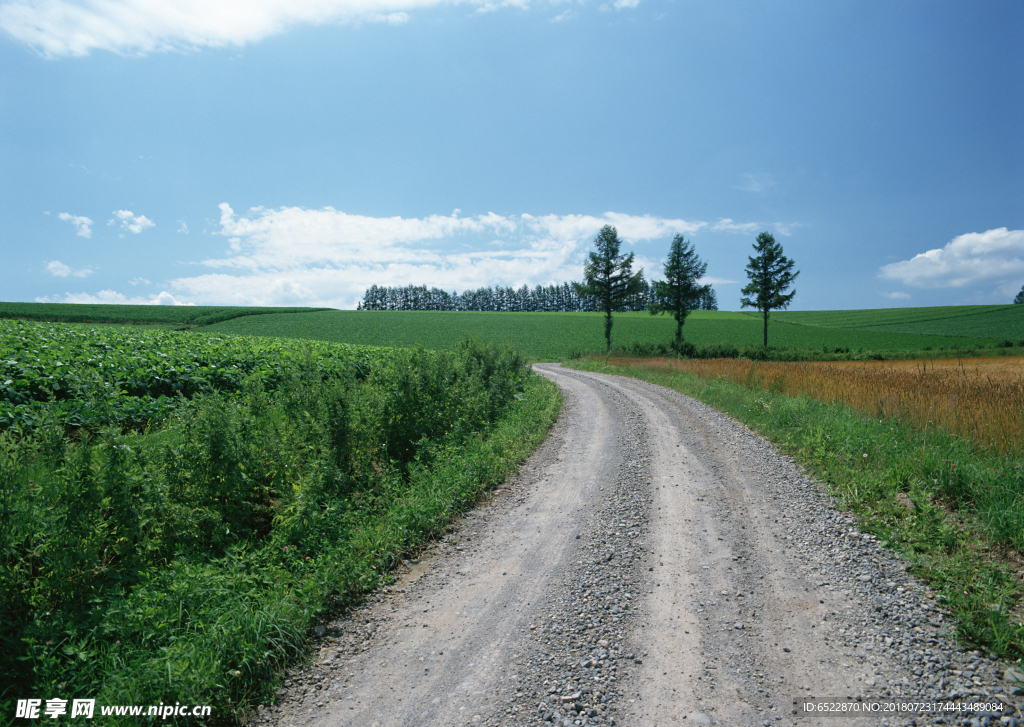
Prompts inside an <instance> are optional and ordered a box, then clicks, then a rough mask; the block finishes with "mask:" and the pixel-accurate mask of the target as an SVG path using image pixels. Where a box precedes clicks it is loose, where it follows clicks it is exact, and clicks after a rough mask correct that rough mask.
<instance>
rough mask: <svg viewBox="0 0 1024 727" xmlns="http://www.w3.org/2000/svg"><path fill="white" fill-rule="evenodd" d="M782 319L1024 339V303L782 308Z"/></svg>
mask: <svg viewBox="0 0 1024 727" xmlns="http://www.w3.org/2000/svg"><path fill="white" fill-rule="evenodd" d="M775 316H776V317H777V319H778V320H779V321H784V322H786V323H796V324H799V325H803V326H817V327H820V328H843V329H856V330H862V331H882V332H887V333H921V334H928V335H936V336H965V337H966V336H983V337H989V338H1001V339H1002V338H1009V339H1012V340H1013V341H1014V342H1015V343H1016V342H1018V341H1019V340H1020V339H1022V338H1024V305H953V306H939V307H935V308H880V309H875V310H830V311H782V312H780V313H776V314H775Z"/></svg>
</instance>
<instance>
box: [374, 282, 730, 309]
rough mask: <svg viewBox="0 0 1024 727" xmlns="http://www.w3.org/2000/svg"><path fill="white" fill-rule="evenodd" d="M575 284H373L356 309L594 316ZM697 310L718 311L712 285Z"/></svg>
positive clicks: (642, 300)
mask: <svg viewBox="0 0 1024 727" xmlns="http://www.w3.org/2000/svg"><path fill="white" fill-rule="evenodd" d="M575 285H578V284H573V283H562V284H561V285H546V286H542V285H537V286H535V287H533V288H530V287H529V286H527V285H523V286H522V287H520V288H513V287H505V288H503V287H500V286H499V287H494V288H492V287H486V288H477V289H476V290H466V291H464V292H462V293H449V292H448V291H446V290H441V289H440V288H433V287H432V288H428V287H427V286H425V285H406V286H403V287H398V286H383V285H371V286H370V287H369V288H367V289H366V292H365V293H364V294H363V299H362V300H361V301H360V302H359V303H358V304H357V306H356V310H448V311H488V312H504V313H510V312H514V313H593V312H596V311H600V310H601V304H600V301H599V300H598V299H597V297H596V296H593V295H586V294H580V293H579V292H578V290H577V289H576V287H575ZM656 285H657V281H655V283H654V284H652V283H650V282H648V281H646V280H643V279H642V278H641V281H640V285H639V287H638V288H637V289H636V290H635V291H633V292H631V293H630V294H629V295H627V296H625V297H624V298H623V301H622V306H623V307H622V308H621V309H620V310H622V311H645V310H649V309H650V306H651V305H652V304H653V303H655V302H656V300H657V293H656ZM695 310H718V296H717V295H716V294H715V291H714V290H713V289H711V288H710V286H709V287H708V288H707V290H706V291H705V293H704V295H703V296H702V297H701V298H700V300H698V301H697V305H696V308H695Z"/></svg>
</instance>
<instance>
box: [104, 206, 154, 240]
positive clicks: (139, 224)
mask: <svg viewBox="0 0 1024 727" xmlns="http://www.w3.org/2000/svg"><path fill="white" fill-rule="evenodd" d="M114 217H116V218H117V219H119V220H121V229H122V230H128V232H134V233H135V234H136V235H138V234H139V233H140V232H142V231H143V230H144V229H146V228H147V227H156V223H155V222H153V220H151V219H149V218H148V217H146V216H145V215H133V214H132V212H131V210H115V211H114ZM110 222H111V223H112V222H113V220H111V221H110ZM108 224H110V223H108Z"/></svg>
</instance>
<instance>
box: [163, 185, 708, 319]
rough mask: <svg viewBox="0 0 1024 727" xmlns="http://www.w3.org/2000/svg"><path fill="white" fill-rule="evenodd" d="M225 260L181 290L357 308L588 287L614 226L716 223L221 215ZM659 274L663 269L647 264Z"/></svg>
mask: <svg viewBox="0 0 1024 727" xmlns="http://www.w3.org/2000/svg"><path fill="white" fill-rule="evenodd" d="M220 211H221V216H220V230H219V234H221V235H223V236H224V237H226V238H227V243H228V244H227V246H226V248H227V249H226V250H225V251H224V254H223V255H221V256H218V257H212V258H209V259H207V260H204V261H202V264H203V265H204V266H205V267H207V268H208V269H209V270H210V272H208V273H206V274H202V275H196V276H191V277H183V278H178V279H177V280H174V281H172V283H171V286H172V288H173V290H175V291H180V292H182V293H184V294H187V296H188V298H189V299H191V300H195V301H196V302H199V303H219V304H236V305H325V306H333V307H339V308H351V307H354V306H355V303H356V301H357V300H359V299H360V298H361V297H362V294H363V292H364V291H365V289H366V288H367V287H368V286H369V285H371V284H373V283H376V284H379V285H409V284H416V285H424V284H425V285H430V286H437V287H440V288H444V289H446V290H455V291H462V290H465V289H468V288H476V287H481V286H487V285H516V286H519V285H523V284H524V283H525V284H528V285H530V286H533V285H547V284H549V283H556V282H557V283H561V282H564V281H567V280H572V279H573V278H579V277H580V274H581V270H582V265H583V261H584V259H585V257H586V254H587V252H588V251H589V249H590V246H591V243H592V241H593V239H594V236H595V235H596V234H597V232H598V230H600V229H601V227H603V226H604V225H608V224H611V225H614V226H615V227H616V229H617V230H618V232H619V235H620V237H622V238H623V240H625V242H626V243H627V244H635V243H641V242H645V241H648V240H657V239H663V238H666V237H671V236H672V235H674V234H676V233H679V234H692V233H694V232H696V231H698V230H701V229H704V228H706V227H707V223H705V222H700V221H690V220H685V219H678V218H677V219H673V218H664V217H653V216H650V215H628V214H623V213H618V212H607V213H605V214H603V215H600V216H597V215H574V214H569V215H555V214H550V215H531V214H521V215H511V216H506V215H498V214H495V213H493V212H489V213H487V214H482V215H476V216H469V217H460V216H459V214H458V210H456V211H455V213H453V214H452V215H449V216H444V215H430V216H427V217H421V218H407V217H367V216H363V215H354V214H349V213H346V212H342V211H340V210H336V209H334V208H332V207H325V208H323V209H304V208H300V207H284V208H280V209H264V208H259V207H257V208H253V209H250V210H249V212H248V213H247V214H244V215H239V214H236V213H235V211H234V210H233V209H232V208H231V206H230V205H228V204H227V203H224V204H221V205H220ZM637 264H638V265H643V266H645V267H648V269H651V270H654V269H655V267H656V266H657V265H658V264H659V263H658V262H657V261H652V260H646V259H644V258H642V257H638V260H637Z"/></svg>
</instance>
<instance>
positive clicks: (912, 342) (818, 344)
mask: <svg viewBox="0 0 1024 727" xmlns="http://www.w3.org/2000/svg"><path fill="white" fill-rule="evenodd" d="M614 320H615V323H614V327H613V329H612V345H613V346H628V345H630V344H632V343H662V342H665V343H667V342H668V341H671V340H672V338H673V337H674V336H675V322H674V321H673V320H672V319H671V318H669V317H668V316H652V315H650V314H647V313H619V314H616V316H615V319H614ZM200 330H203V331H209V332H217V333H240V334H248V335H261V336H280V337H283V338H308V339H318V340H325V341H338V342H345V343H352V344H360V345H374V346H412V345H416V344H420V345H422V346H423V347H425V348H438V349H448V348H451V347H452V346H454V345H455V344H456V343H457V342H458V341H460V340H461V339H462V337H463V336H464V335H465V334H467V333H470V334H472V335H474V336H477V337H479V338H481V339H484V340H492V341H507V342H509V343H511V344H513V345H514V346H516V347H518V348H519V349H520V350H522V351H523V352H524V353H525V354H526V355H527V356H528V357H530V358H533V359H537V360H544V361H557V360H559V359H562V358H565V357H566V356H567V355H568V354H569V353H570V352H571V351H573V350H576V351H603V350H604V322H603V319H602V317H601V314H600V313H460V312H450V311H442V312H429V311H323V312H318V313H303V314H301V315H293V314H292V315H282V314H270V315H263V316H252V317H246V318H235V319H232V320H229V321H224V322H223V323H218V324H215V325H212V326H208V327H205V328H203V329H200ZM761 335H762V323H761V320H760V319H759V318H756V317H754V316H751V315H749V314H746V313H733V312H728V311H694V312H693V313H691V314H690V316H689V317H688V318H687V319H686V325H685V326H684V327H683V336H684V338H685V339H686V340H687V341H691V342H693V343H694V344H696V345H698V346H699V345H707V344H711V343H719V342H725V341H727V342H729V343H732V344H734V345H736V346H756V345H758V344H760V343H761ZM1002 335H1003V337H1005V335H1006V334H1002ZM997 338H998V336H993V337H964V336H942V335H926V334H908V333H902V332H886V331H867V330H857V329H850V328H846V329H843V328H822V327H818V326H810V325H797V324H795V323H788V322H784V321H781V320H775V321H773V322H772V323H771V324H770V326H769V330H768V342H769V344H770V345H772V346H776V347H785V348H799V349H821V348H822V346H828V347H829V348H830V349H835V348H837V347H838V348H849V349H851V350H853V351H856V350H858V349H864V350H867V351H914V350H922V349H925V348H927V347H931V348H933V349H938V348H957V347H961V348H976V347H987V346H991V345H993V344H994V343H996V342H997ZM998 340H1002V338H998Z"/></svg>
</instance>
